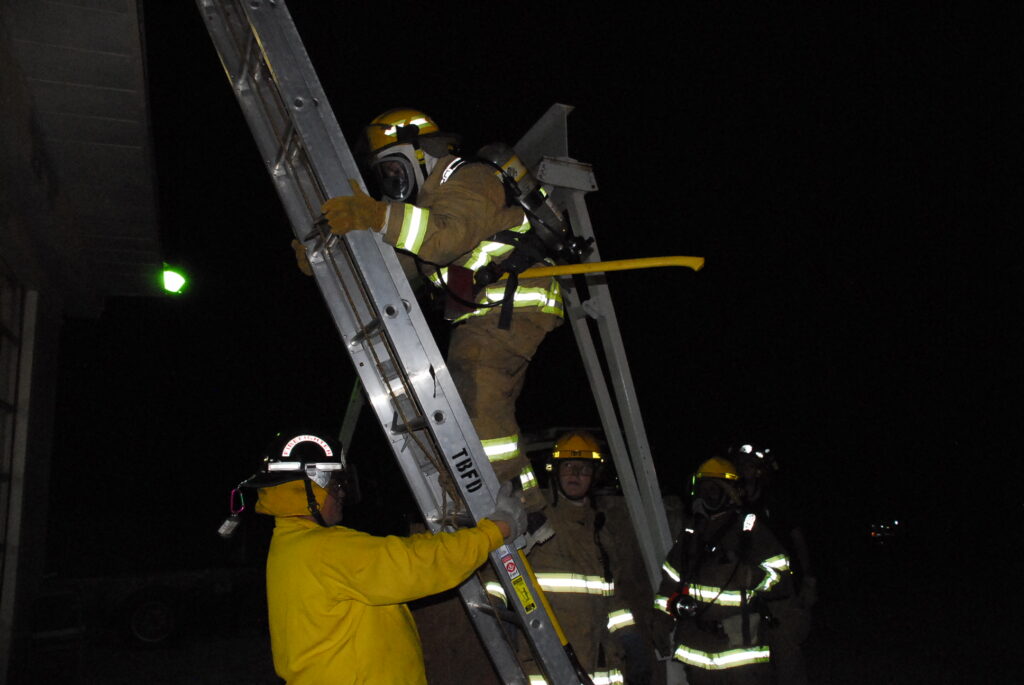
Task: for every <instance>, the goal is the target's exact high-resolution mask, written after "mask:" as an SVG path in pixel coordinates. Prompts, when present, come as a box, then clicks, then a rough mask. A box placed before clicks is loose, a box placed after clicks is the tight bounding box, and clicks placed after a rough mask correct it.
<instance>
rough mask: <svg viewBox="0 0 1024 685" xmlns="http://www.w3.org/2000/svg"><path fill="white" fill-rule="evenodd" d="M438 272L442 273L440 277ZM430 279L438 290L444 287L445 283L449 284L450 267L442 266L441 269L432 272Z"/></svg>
mask: <svg viewBox="0 0 1024 685" xmlns="http://www.w3.org/2000/svg"><path fill="white" fill-rule="evenodd" d="M438 271H440V272H441V275H440V276H438V273H437V272H438ZM428 278H429V279H430V282H431V283H433V284H434V285H436V286H437V287H438V288H440V287H442V286H443V285H444V284H445V283H447V282H448V267H447V266H442V267H441V268H440V269H437V270H435V271H433V272H431V274H430V276H428Z"/></svg>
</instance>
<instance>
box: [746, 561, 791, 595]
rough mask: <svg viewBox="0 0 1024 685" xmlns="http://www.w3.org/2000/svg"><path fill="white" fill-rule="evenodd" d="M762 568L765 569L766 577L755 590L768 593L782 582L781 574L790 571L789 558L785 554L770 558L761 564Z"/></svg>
mask: <svg viewBox="0 0 1024 685" xmlns="http://www.w3.org/2000/svg"><path fill="white" fill-rule="evenodd" d="M761 568H763V569H764V572H765V576H764V579H763V580H762V581H761V582H760V583H758V584H757V587H756V588H754V591H755V592H767V591H768V590H771V589H772V588H773V587H775V586H776V585H778V583H779V581H780V580H782V573H781V572H782V571H788V570H789V557H787V556H786V555H785V554H778V555H776V556H774V557H769V558H768V559H765V560H764V561H762V562H761Z"/></svg>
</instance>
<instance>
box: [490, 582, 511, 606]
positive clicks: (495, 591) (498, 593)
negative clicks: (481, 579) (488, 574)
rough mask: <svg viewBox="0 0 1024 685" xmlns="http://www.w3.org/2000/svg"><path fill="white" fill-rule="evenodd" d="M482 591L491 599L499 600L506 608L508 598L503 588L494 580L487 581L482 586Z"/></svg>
mask: <svg viewBox="0 0 1024 685" xmlns="http://www.w3.org/2000/svg"><path fill="white" fill-rule="evenodd" d="M484 591H485V592H486V593H487V594H489V595H490V596H491V597H494V598H496V599H500V600H501V603H502V604H504V605H505V606H508V596H507V595H506V594H505V588H503V587H502V586H501V583H499V582H498V581H496V580H489V581H487V582H486V583H485V584H484Z"/></svg>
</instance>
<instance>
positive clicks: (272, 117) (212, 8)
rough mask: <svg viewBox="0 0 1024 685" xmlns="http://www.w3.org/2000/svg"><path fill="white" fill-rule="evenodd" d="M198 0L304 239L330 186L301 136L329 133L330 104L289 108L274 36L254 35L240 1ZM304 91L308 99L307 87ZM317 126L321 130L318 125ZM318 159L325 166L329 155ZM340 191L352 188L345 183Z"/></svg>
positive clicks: (319, 137)
mask: <svg viewBox="0 0 1024 685" xmlns="http://www.w3.org/2000/svg"><path fill="white" fill-rule="evenodd" d="M198 1H199V5H200V10H201V12H202V14H203V18H204V20H205V22H206V27H207V31H208V32H209V34H210V37H211V39H212V40H213V43H214V47H215V48H216V50H217V53H218V56H219V57H220V60H221V64H222V66H223V67H224V70H225V72H226V74H227V77H228V80H229V82H230V84H231V89H232V91H233V92H234V94H235V97H236V99H237V101H238V104H239V106H240V107H241V109H242V113H243V115H244V116H245V119H246V122H247V123H248V125H249V129H250V131H251V132H252V135H253V138H254V140H255V142H256V145H257V148H258V149H259V152H260V156H261V158H262V159H263V162H264V165H265V167H266V168H267V171H268V173H269V174H270V177H271V180H272V182H273V183H274V186H275V188H276V189H277V191H278V194H279V196H280V198H281V201H282V204H283V205H284V209H285V214H286V215H287V217H288V219H289V222H290V223H291V225H292V227H293V231H294V233H295V235H296V237H298V238H300V239H306V238H308V234H309V233H310V231H311V228H312V225H313V222H314V221H315V220H316V218H317V217H318V216H319V213H320V205H321V204H322V203H323V200H324V196H325V194H326V193H327V192H329V191H325V190H324V189H323V185H324V184H323V182H322V181H321V180H320V178H319V177H318V175H317V173H316V170H315V168H314V166H313V165H312V164H310V163H309V162H310V160H307V159H306V148H307V147H308V145H307V144H306V142H305V141H306V140H307V139H308V140H316V141H320V140H322V139H325V138H326V139H329V135H327V131H328V130H329V129H330V128H331V127H330V126H329V125H328V123H325V122H333V128H334V129H335V130H337V122H334V121H333V117H334V115H333V112H332V111H331V109H330V105H329V104H328V103H327V102H326V100H321V101H320V104H318V105H317V106H316V107H307V108H305V109H306V112H301V111H300V110H301V109H302V108H299V110H296V109H295V108H292V109H291V111H289V108H287V107H285V105H284V100H283V96H282V94H281V93H280V92H279V91H278V90H277V84H276V83H275V82H274V80H273V78H272V77H271V69H270V66H269V65H268V63H267V58H266V49H269V48H270V47H276V46H275V45H274V42H273V41H269V43H268V44H264V43H263V42H261V40H259V39H258V38H257V36H256V35H255V34H254V33H253V32H252V31H253V29H252V26H251V24H250V22H249V20H248V18H247V17H246V14H245V10H244V9H243V8H242V7H241V6H240V3H239V2H237V1H231V0H227V1H225V2H220V3H217V2H213V0H198ZM278 71H279V72H280V71H287V69H279V70H278ZM314 78H315V77H314ZM318 87H319V86H318V85H317V88H318ZM303 95H304V96H305V97H306V99H310V96H309V93H308V91H306V92H304V93H303ZM294 97H300V96H299V95H295V96H294ZM314 110H315V111H314ZM300 115H302V116H300ZM318 119H319V120H320V121H319V122H318ZM297 121H298V123H297ZM317 124H319V126H317ZM317 128H319V129H321V130H320V131H317V130H316V129H317ZM319 147H322V144H321V145H319ZM331 147H333V146H329V147H328V148H327V149H331ZM317 162H318V164H319V165H320V166H325V165H326V164H328V162H329V160H326V161H321V160H317ZM334 166H338V165H337V164H335V165H334ZM343 166H346V167H347V166H348V165H343ZM353 172H355V173H357V172H358V169H357V168H356V166H355V164H354V162H352V164H351V167H349V168H348V169H347V170H346V171H345V173H347V174H350V173H353ZM321 176H322V175H321ZM344 191H345V192H351V191H350V190H349V189H348V186H347V184H345V188H344ZM300 234H304V235H300Z"/></svg>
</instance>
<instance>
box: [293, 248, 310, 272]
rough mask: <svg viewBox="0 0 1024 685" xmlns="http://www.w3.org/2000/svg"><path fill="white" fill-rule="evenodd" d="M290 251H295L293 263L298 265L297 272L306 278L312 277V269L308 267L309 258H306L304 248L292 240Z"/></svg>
mask: <svg viewBox="0 0 1024 685" xmlns="http://www.w3.org/2000/svg"><path fill="white" fill-rule="evenodd" d="M292 249H293V250H295V263H296V264H298V265H299V271H301V272H302V273H304V274H306V275H307V276H312V275H313V267H311V266H310V265H309V257H307V256H306V246H305V245H303V244H302V243H300V242H299V241H298V240H295V239H292Z"/></svg>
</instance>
